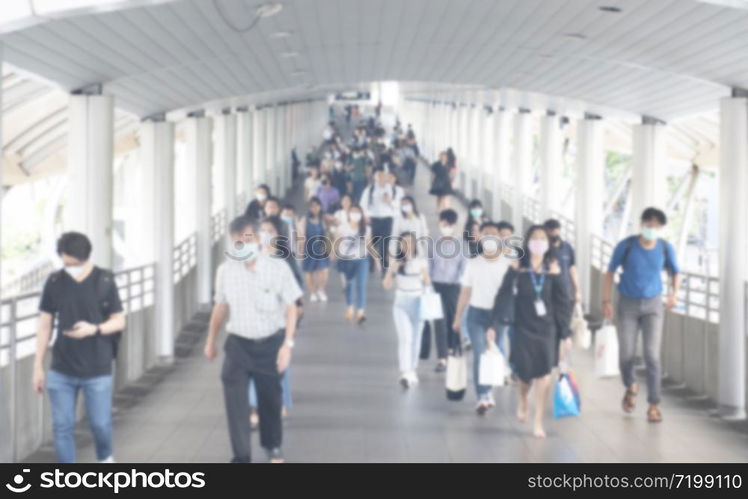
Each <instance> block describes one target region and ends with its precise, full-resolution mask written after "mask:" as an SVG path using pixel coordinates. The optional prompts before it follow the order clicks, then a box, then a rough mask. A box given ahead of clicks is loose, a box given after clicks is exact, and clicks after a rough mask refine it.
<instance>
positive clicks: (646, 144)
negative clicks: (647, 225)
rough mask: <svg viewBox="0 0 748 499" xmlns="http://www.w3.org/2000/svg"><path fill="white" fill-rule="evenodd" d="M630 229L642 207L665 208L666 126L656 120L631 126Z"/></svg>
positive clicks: (642, 209)
mask: <svg viewBox="0 0 748 499" xmlns="http://www.w3.org/2000/svg"><path fill="white" fill-rule="evenodd" d="M632 133H633V137H632V138H633V141H632V153H633V154H632V158H631V200H632V203H631V208H632V209H631V216H630V226H629V228H630V229H631V230H636V228H637V227H638V225H639V217H641V214H642V211H644V209H645V208H647V207H649V206H656V207H659V208H661V209H664V208H665V185H666V182H665V180H666V178H665V164H666V161H667V160H666V156H665V144H664V140H665V127H664V126H662V125H658V124H654V123H645V124H641V125H634V126H633V128H632Z"/></svg>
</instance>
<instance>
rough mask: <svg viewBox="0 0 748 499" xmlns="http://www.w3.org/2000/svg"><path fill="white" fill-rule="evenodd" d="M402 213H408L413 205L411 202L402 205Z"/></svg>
mask: <svg viewBox="0 0 748 499" xmlns="http://www.w3.org/2000/svg"><path fill="white" fill-rule="evenodd" d="M402 210H403V213H410V212H412V211H413V205H412V204H404V205H403V206H402Z"/></svg>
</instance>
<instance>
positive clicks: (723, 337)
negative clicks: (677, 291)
mask: <svg viewBox="0 0 748 499" xmlns="http://www.w3.org/2000/svg"><path fill="white" fill-rule="evenodd" d="M719 142H720V149H719V153H720V154H719V156H720V157H719V163H720V164H719V168H720V170H719V182H720V183H719V203H720V204H719V213H720V216H719V358H718V362H717V363H718V372H719V378H718V379H719V392H718V400H717V402H718V405H719V411H720V414H721V415H722V416H723V417H725V418H728V419H733V418H736V419H743V418H745V416H746V413H745V398H746V379H745V378H746V367H745V362H746V341H745V336H746V329H745V327H746V326H745V319H746V317H745V288H746V254H748V226H747V225H746V220H745V217H743V216H742V215H743V214H745V213H747V212H748V197H746V195H745V193H746V189H747V188H748V98H746V97H729V98H724V99H722V100H721V101H720V141H719ZM731 215H737V216H736V217H732V216H731Z"/></svg>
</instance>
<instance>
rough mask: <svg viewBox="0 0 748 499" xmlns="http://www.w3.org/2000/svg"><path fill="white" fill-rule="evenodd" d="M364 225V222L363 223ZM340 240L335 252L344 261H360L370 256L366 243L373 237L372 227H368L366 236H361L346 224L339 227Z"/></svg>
mask: <svg viewBox="0 0 748 499" xmlns="http://www.w3.org/2000/svg"><path fill="white" fill-rule="evenodd" d="M361 223H363V221H362V222H361ZM337 235H338V238H339V242H338V243H337V247H336V248H335V251H336V252H337V255H338V256H339V257H340V258H344V259H350V260H353V259H360V258H366V257H367V256H368V249H367V248H366V241H367V240H368V238H370V237H371V227H368V226H367V227H366V235H365V236H363V237H362V236H361V234H360V233H359V232H358V231H357V230H354V229H353V228H352V227H351V225H350V224H349V223H347V222H346V223H344V224H342V225H339V226H338V234H337Z"/></svg>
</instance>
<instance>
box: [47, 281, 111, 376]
mask: <svg viewBox="0 0 748 499" xmlns="http://www.w3.org/2000/svg"><path fill="white" fill-rule="evenodd" d="M39 310H40V311H42V312H46V313H48V314H51V315H52V316H53V318H56V319H57V330H56V332H55V336H54V343H53V345H52V366H51V368H52V370H54V371H57V372H60V373H62V374H67V375H68V376H75V377H79V378H93V377H96V376H107V375H110V374H112V360H113V359H114V355H115V352H116V341H117V339H116V338H115V337H114V336H112V335H110V334H106V335H102V334H97V335H93V336H87V337H85V338H81V339H76V338H70V337H69V336H66V335H64V334H62V333H63V331H68V330H70V329H72V328H73V325H75V323H76V322H78V321H86V322H90V323H91V324H97V325H98V324H101V323H102V322H106V321H107V320H108V319H109V317H110V316H111V315H112V314H115V313H118V312H122V302H121V301H120V297H119V292H118V290H117V284H116V282H115V281H114V275H113V274H112V273H111V272H109V271H107V270H104V269H100V268H99V267H94V268H93V269H92V270H91V273H90V274H89V275H88V276H87V277H86V278H85V279H83V280H82V281H81V282H78V281H76V280H75V279H73V277H71V276H70V274H68V273H67V272H65V271H64V270H61V271H59V272H55V273H53V274H52V275H50V276H49V277H48V278H47V282H46V283H45V284H44V290H43V291H42V297H41V301H40V303H39Z"/></svg>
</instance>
